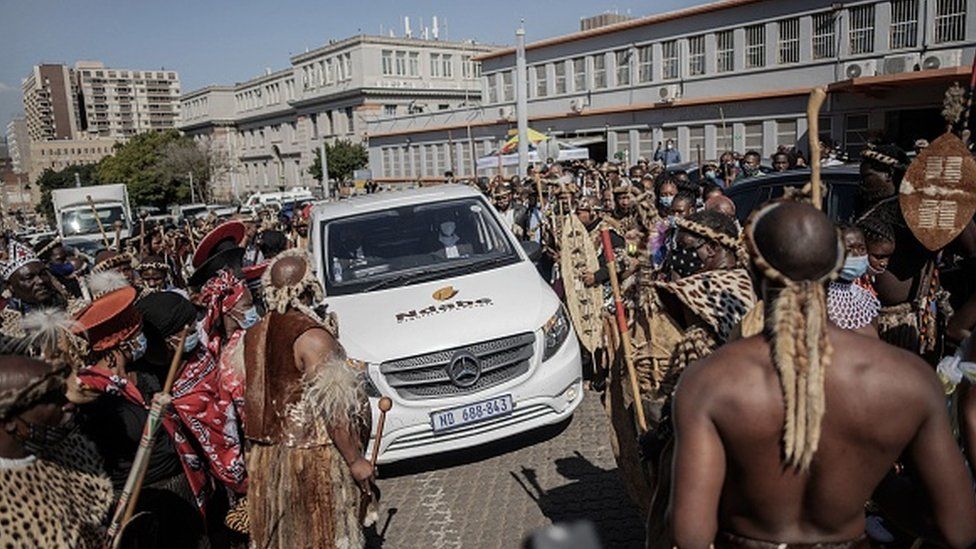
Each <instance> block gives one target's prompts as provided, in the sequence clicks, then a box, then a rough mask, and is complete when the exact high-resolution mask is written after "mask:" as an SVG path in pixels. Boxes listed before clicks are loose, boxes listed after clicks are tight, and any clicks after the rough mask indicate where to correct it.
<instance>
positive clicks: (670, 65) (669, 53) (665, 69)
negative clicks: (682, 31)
mask: <svg viewBox="0 0 976 549" xmlns="http://www.w3.org/2000/svg"><path fill="white" fill-rule="evenodd" d="M661 52H662V57H663V59H662V62H661V71H662V74H661V77H662V78H664V79H665V80H671V79H674V78H677V77H678V42H677V40H670V41H668V42H664V43H663V44H661Z"/></svg>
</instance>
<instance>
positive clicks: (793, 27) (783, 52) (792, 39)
mask: <svg viewBox="0 0 976 549" xmlns="http://www.w3.org/2000/svg"><path fill="white" fill-rule="evenodd" d="M777 46H778V48H777V51H778V57H779V59H778V60H777V61H778V62H779V64H780V65H785V64H788V63H799V62H800V20H799V19H796V18H794V19H786V20H783V21H780V22H779V38H778V43H777Z"/></svg>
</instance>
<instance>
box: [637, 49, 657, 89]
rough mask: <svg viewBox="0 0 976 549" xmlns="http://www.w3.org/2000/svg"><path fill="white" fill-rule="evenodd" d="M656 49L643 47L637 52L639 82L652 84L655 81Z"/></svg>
mask: <svg viewBox="0 0 976 549" xmlns="http://www.w3.org/2000/svg"><path fill="white" fill-rule="evenodd" d="M653 68H654V48H653V47H651V46H641V47H640V48H639V49H638V50H637V81H638V82H650V81H651V80H652V79H653V76H652V74H653V73H652V69H653Z"/></svg>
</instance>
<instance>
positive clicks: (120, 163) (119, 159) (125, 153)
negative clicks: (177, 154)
mask: <svg viewBox="0 0 976 549" xmlns="http://www.w3.org/2000/svg"><path fill="white" fill-rule="evenodd" d="M185 143H189V144H190V145H191V146H192V140H190V138H188V137H183V136H181V135H180V133H179V132H178V131H176V130H166V131H162V132H146V133H141V134H139V135H136V136H135V137H133V138H132V139H130V140H129V141H128V142H126V143H124V144H117V145H115V152H114V154H112V155H111V156H107V157H105V158H103V159H102V161H101V162H99V164H98V179H99V180H100V181H101V182H102V183H125V184H126V186H127V187H128V189H129V199H130V200H131V201H132V205H133V206H146V205H152V206H157V207H160V208H165V207H166V206H167V205H168V204H178V203H180V202H186V201H187V200H188V199H189V197H190V187H189V185H188V178H187V175H186V173H182V174H179V173H174V172H173V171H172V169H171V167H170V166H169V165H168V164H167V163H166V162H165V160H164V159H165V158H166V154H167V152H166V151H167V149H168V148H170V147H175V146H177V145H174V144H185ZM195 175H196V174H195Z"/></svg>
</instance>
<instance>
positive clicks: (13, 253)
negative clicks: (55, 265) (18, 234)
mask: <svg viewBox="0 0 976 549" xmlns="http://www.w3.org/2000/svg"><path fill="white" fill-rule="evenodd" d="M34 262H37V263H40V262H41V260H40V259H38V258H37V254H35V253H34V250H32V249H30V247H29V246H27V245H26V244H24V243H23V242H20V241H19V240H15V239H13V238H11V239H9V240H8V241H7V257H6V259H4V260H2V261H0V277H3V279H4V280H7V279H9V278H10V276H11V275H12V274H14V273H15V272H17V270H18V269H20V268H21V267H23V266H24V265H28V264H30V263H34Z"/></svg>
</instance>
